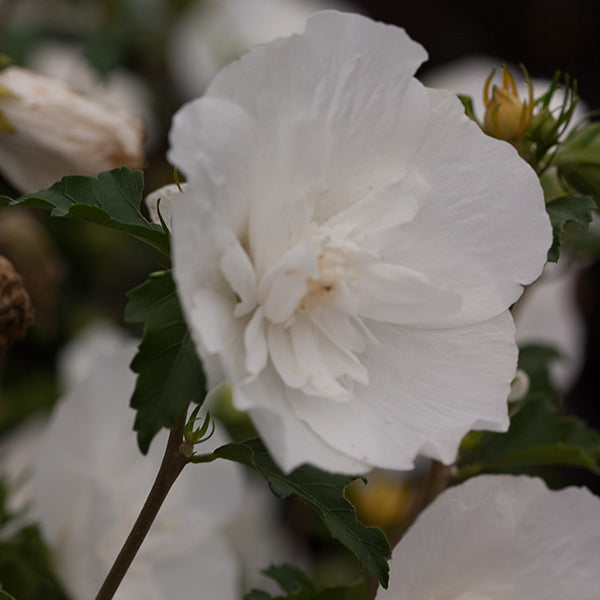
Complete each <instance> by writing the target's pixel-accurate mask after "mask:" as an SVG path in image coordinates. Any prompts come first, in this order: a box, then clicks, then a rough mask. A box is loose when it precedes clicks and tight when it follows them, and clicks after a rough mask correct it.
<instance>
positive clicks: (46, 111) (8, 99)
mask: <svg viewBox="0 0 600 600" xmlns="http://www.w3.org/2000/svg"><path fill="white" fill-rule="evenodd" d="M0 90H2V93H1V94H0V114H1V115H2V120H1V122H2V124H3V126H2V127H0V165H1V169H2V174H3V175H4V177H5V178H6V179H7V180H8V181H9V182H10V183H11V184H12V185H13V186H14V187H16V188H17V189H18V190H20V191H21V192H25V193H27V192H32V191H36V190H38V189H42V188H46V187H49V186H50V185H51V184H52V183H54V182H55V181H58V180H59V179H60V178H61V177H63V176H64V175H91V176H96V175H98V173H100V172H101V171H105V170H108V169H112V168H115V167H121V166H129V167H132V168H138V167H140V166H141V165H142V163H143V151H142V143H143V138H144V132H143V127H142V124H141V121H139V120H138V119H136V118H133V117H131V116H130V115H128V114H126V113H125V112H122V111H121V110H119V109H117V108H115V107H113V106H110V105H108V104H104V103H100V102H97V101H96V100H94V99H92V98H88V97H86V96H83V95H81V94H78V93H76V92H74V91H73V90H71V89H70V88H69V87H67V86H65V85H64V84H62V83H60V82H58V81H55V80H53V79H49V78H47V77H43V76H41V75H36V74H35V73H32V72H30V71H27V70H25V69H21V68H19V67H9V68H7V69H5V70H3V71H2V72H0Z"/></svg>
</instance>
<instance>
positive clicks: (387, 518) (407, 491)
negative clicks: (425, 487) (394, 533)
mask: <svg viewBox="0 0 600 600" xmlns="http://www.w3.org/2000/svg"><path fill="white" fill-rule="evenodd" d="M349 498H350V500H351V502H352V504H354V506H355V507H356V513H357V516H358V518H359V519H360V520H361V521H362V522H363V523H365V524H367V525H373V526H376V527H383V528H389V527H394V526H396V525H398V523H400V521H402V519H404V518H405V517H407V516H408V514H409V512H410V509H411V508H412V506H413V503H414V501H415V489H414V486H413V482H412V481H411V479H410V478H409V477H408V476H406V477H399V474H398V473H393V474H392V473H388V472H385V471H373V472H372V473H371V474H370V475H369V482H368V483H367V484H366V485H364V484H363V483H362V482H358V481H357V482H356V483H354V484H353V485H352V486H351V487H350V488H349Z"/></svg>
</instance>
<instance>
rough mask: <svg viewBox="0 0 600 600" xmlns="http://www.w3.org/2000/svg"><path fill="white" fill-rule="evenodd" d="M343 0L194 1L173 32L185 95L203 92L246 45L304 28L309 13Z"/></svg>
mask: <svg viewBox="0 0 600 600" xmlns="http://www.w3.org/2000/svg"><path fill="white" fill-rule="evenodd" d="M341 5H342V2H335V1H331V0H330V1H329V2H325V1H319V0H285V2H282V1H281V0H206V1H205V2H202V3H200V4H196V5H194V6H192V8H191V9H190V10H188V11H187V12H186V13H185V14H184V15H183V16H182V18H181V20H180V22H179V24H178V25H177V26H176V27H175V28H174V29H173V31H172V33H171V36H170V38H171V42H170V45H169V63H170V68H171V72H172V75H173V77H174V79H175V81H176V82H177V84H178V86H179V87H180V88H181V90H182V92H183V94H184V96H185V97H186V98H194V97H196V96H200V95H201V94H202V93H203V92H204V90H205V89H206V86H207V85H208V84H209V83H210V81H211V79H212V78H213V77H214V76H215V75H216V73H217V72H218V71H219V69H221V68H222V67H224V66H225V65H227V64H228V63H230V62H231V61H232V60H235V59H236V58H239V57H240V56H241V55H242V54H243V53H244V52H246V50H248V48H250V47H251V46H255V45H257V44H264V43H265V42H270V41H272V40H274V39H275V38H277V37H280V36H284V35H290V34H292V33H297V32H300V31H302V29H303V28H304V25H305V23H306V19H308V17H309V16H310V15H311V14H312V13H314V12H315V11H317V10H320V9H323V8H339V7H340V6H341Z"/></svg>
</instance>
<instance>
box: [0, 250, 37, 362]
mask: <svg viewBox="0 0 600 600" xmlns="http://www.w3.org/2000/svg"><path fill="white" fill-rule="evenodd" d="M32 323H33V308H32V306H31V302H30V301H29V295H28V294H27V291H26V290H25V287H24V286H23V280H22V279H21V277H20V275H19V274H18V273H17V272H16V271H15V270H14V268H13V266H12V264H11V262H10V261H9V260H8V259H6V258H4V256H0V356H2V355H3V354H4V352H5V351H6V349H7V348H8V347H9V346H10V345H11V344H12V343H13V342H14V341H15V340H18V339H21V338H23V337H24V336H25V332H26V331H27V328H28V327H29V326H30V325H31V324H32Z"/></svg>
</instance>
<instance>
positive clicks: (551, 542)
mask: <svg viewBox="0 0 600 600" xmlns="http://www.w3.org/2000/svg"><path fill="white" fill-rule="evenodd" d="M390 569H391V571H390V585H389V588H388V590H383V589H380V590H379V591H378V593H377V596H376V597H377V600H405V599H406V598H410V600H522V599H525V598H526V599H527V600H563V599H564V598H577V600H596V599H597V598H598V589H599V587H600V500H599V499H598V498H597V497H595V496H594V495H593V494H591V493H590V492H589V491H588V490H586V489H584V488H574V487H571V488H566V489H563V490H560V491H550V490H548V488H547V487H546V486H545V484H544V482H543V481H542V480H541V479H536V478H530V477H524V476H521V477H513V476H510V475H498V476H492V475H482V476H479V477H475V478H473V479H470V480H468V481H467V482H466V483H463V484H461V485H458V486H456V487H454V488H450V489H448V490H446V491H445V492H444V493H443V494H441V495H440V496H439V497H438V498H437V499H436V500H435V501H434V502H433V503H432V504H431V505H430V506H429V507H428V508H426V509H425V510H424V511H423V512H422V513H421V515H420V516H419V517H418V518H417V520H416V522H415V523H414V525H413V526H412V527H411V528H410V529H409V530H408V532H407V533H406V535H405V536H404V538H403V539H402V540H401V541H400V543H399V544H398V546H396V548H395V549H394V552H393V554H392V559H391V562H390Z"/></svg>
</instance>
